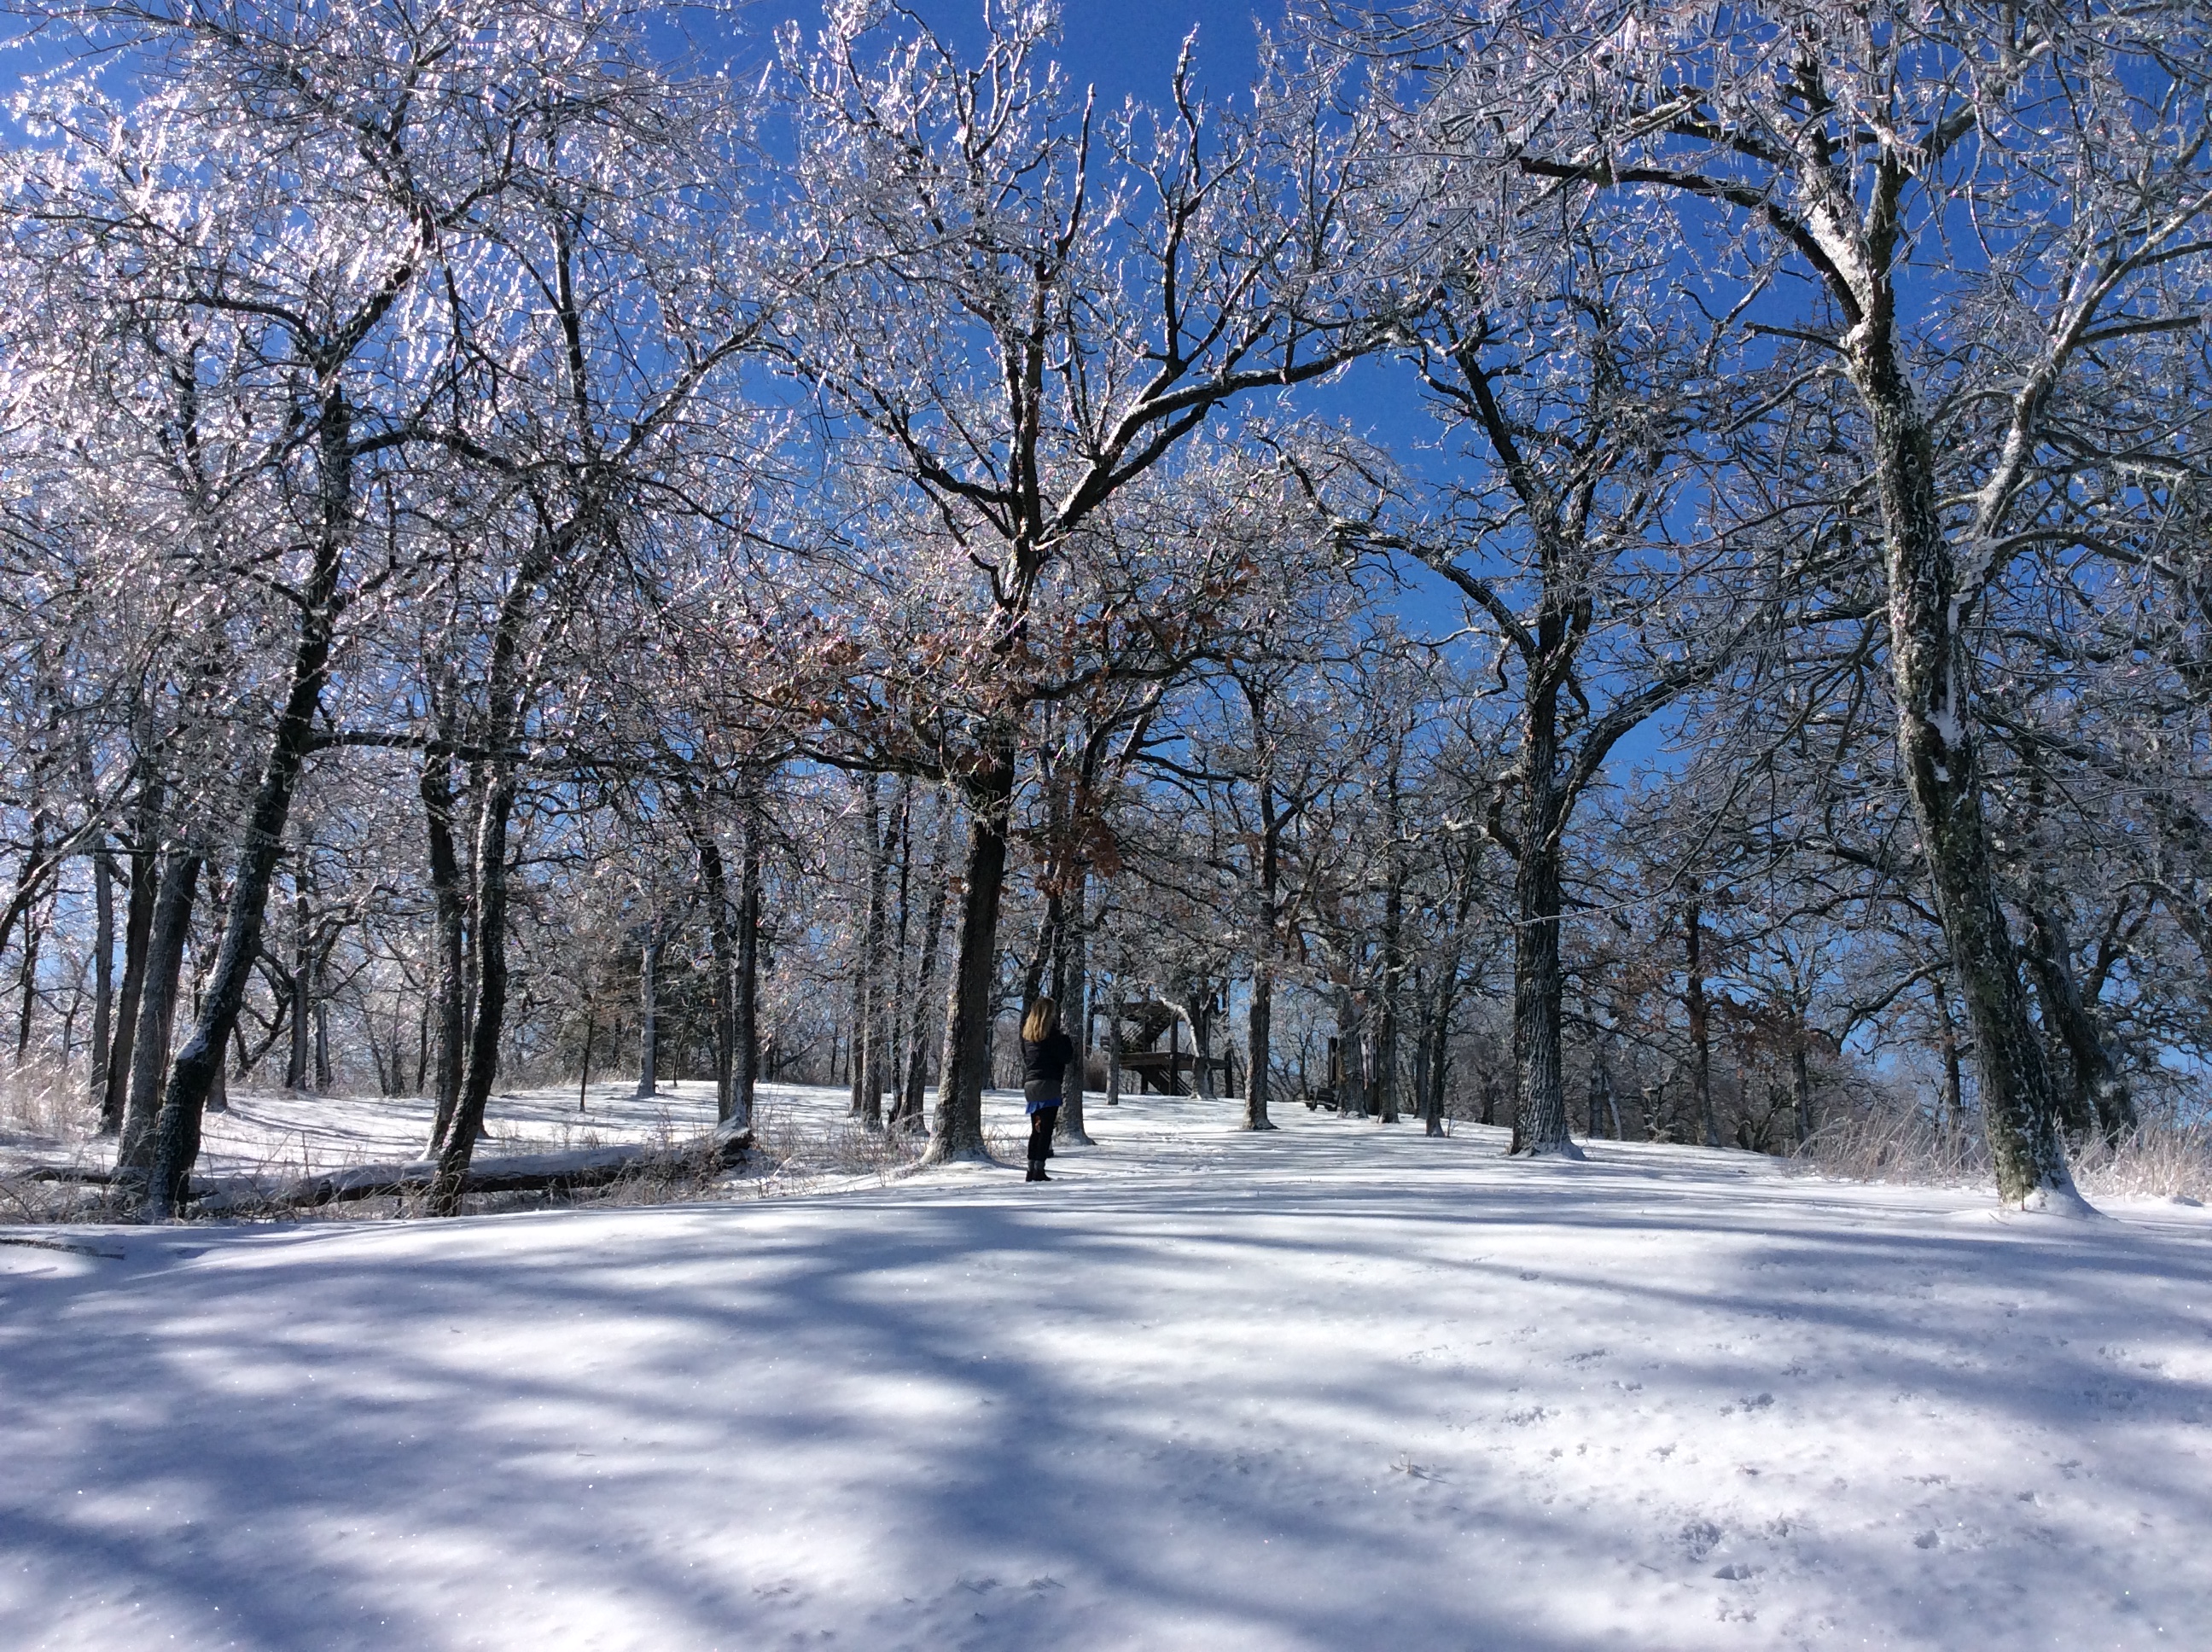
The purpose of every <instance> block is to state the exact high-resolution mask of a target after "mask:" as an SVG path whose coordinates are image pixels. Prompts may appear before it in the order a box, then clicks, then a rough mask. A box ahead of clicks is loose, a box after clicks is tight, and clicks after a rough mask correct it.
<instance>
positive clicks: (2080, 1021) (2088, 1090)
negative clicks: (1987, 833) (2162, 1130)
mask: <svg viewBox="0 0 2212 1652" xmlns="http://www.w3.org/2000/svg"><path fill="white" fill-rule="evenodd" d="M2072 951H2073V949H2072V947H2071V946H2070V945H2069V943H2068V940H2067V937H2066V925H2065V920H2063V918H2061V917H2060V916H2059V915H2058V911H2057V907H2056V906H2055V905H2053V904H2052V903H2051V902H2049V901H2048V900H2040V901H2038V902H2036V903H2035V904H2034V905H2033V907H2031V908H2029V911H2028V961H2029V963H2030V965H2031V966H2032V967H2033V969H2034V971H2035V974H2036V981H2037V985H2038V987H2039V989H2040V992H2041V996H2042V999H2043V1015H2044V1021H2045V1024H2046V1025H2048V1026H2050V1027H2051V1029H2053V1030H2054V1031H2056V1033H2057V1036H2058V1042H2059V1047H2060V1048H2062V1049H2063V1051H2064V1052H2065V1054H2066V1056H2067V1059H2068V1062H2069V1066H2070V1068H2071V1071H2070V1072H2069V1073H2068V1074H2067V1075H2066V1077H2067V1078H2069V1079H2070V1080H2071V1083H2070V1084H2068V1085H2067V1086H2066V1088H2067V1089H2068V1090H2070V1091H2071V1093H2072V1094H2073V1095H2075V1096H2078V1097H2079V1098H2080V1101H2081V1106H2082V1108H2083V1112H2084V1114H2085V1115H2086V1116H2084V1117H2083V1118H2082V1119H2081V1122H2080V1124H2079V1125H2078V1126H2075V1128H2079V1129H2083V1130H2086V1129H2087V1128H2088V1127H2090V1125H2091V1123H2092V1121H2093V1123H2094V1126H2095V1127H2096V1128H2097V1129H2098V1130H2100V1131H2101V1132H2102V1133H2104V1136H2105V1139H2106V1140H2107V1141H2108V1142H2112V1143H2113V1144H2114V1145H2118V1143H2119V1142H2120V1141H2121V1140H2122V1139H2124V1138H2125V1137H2127V1136H2128V1135H2130V1134H2131V1133H2133V1132H2134V1130H2135V1128H2136V1108H2135V1101H2134V1098H2133V1097H2132V1096H2130V1094H2129V1093H2128V1084H2127V1079H2126V1077H2125V1076H2124V1074H2123V1073H2122V1072H2121V1071H2120V1067H2119V1064H2118V1062H2116V1061H2114V1060H2112V1053H2111V1052H2110V1051H2109V1050H2107V1049H2106V1048H2105V1040H2104V1035H2103V1034H2102V1033H2100V1031H2099V1030H2098V1029H2097V1018H2096V1017H2095V1016H2093V1014H2091V1013H2090V1011H2089V1009H2088V1006H2087V1005H2086V1004H2085V1003H2084V1002H2083V1001H2082V998H2081V982H2080V981H2079V980H2078V978H2077V977H2076V976H2075V973H2074V964H2073V959H2072ZM2071 1124H2073V1121H2071V1120H2069V1125H2071Z"/></svg>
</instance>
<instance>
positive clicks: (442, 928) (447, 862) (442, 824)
mask: <svg viewBox="0 0 2212 1652" xmlns="http://www.w3.org/2000/svg"><path fill="white" fill-rule="evenodd" d="M448 692H449V693H450V689H449V690H448ZM450 732H451V731H450V730H449V729H447V730H441V738H450ZM421 792H422V819H423V824H424V828H425V830H426V833H427V835H428V845H429V856H430V893H431V898H432V901H433V903H434V919H433V921H434V923H435V931H434V933H433V935H432V944H433V946H434V947H435V949H436V957H437V966H436V974H435V980H436V986H435V989H434V991H435V998H436V1002H437V1023H438V1036H437V1050H438V1069H437V1088H436V1091H435V1095H436V1098H437V1106H436V1108H435V1112H434V1113H433V1114H432V1121H431V1125H430V1144H429V1146H428V1148H427V1149H426V1150H425V1151H426V1152H427V1153H428V1156H429V1157H432V1158H435V1157H437V1156H438V1154H439V1153H440V1152H441V1151H443V1150H444V1148H445V1145H446V1139H447V1133H448V1132H449V1131H450V1130H451V1129H452V1127H453V1108H454V1107H455V1106H456V1105H457V1104H458V1103H459V1100H460V1095H461V1067H462V1064H463V1063H464V1062H465V1060H467V1057H468V974H469V969H468V960H467V957H466V948H467V936H466V933H465V929H464V926H463V920H464V892H463V890H462V887H461V864H460V857H459V855H458V854H457V853H455V852H454V847H453V758H452V757H451V756H448V755H447V753H446V752H445V751H443V750H434V751H432V752H431V753H430V754H428V756H425V757H424V758H423V760H422V786H421Z"/></svg>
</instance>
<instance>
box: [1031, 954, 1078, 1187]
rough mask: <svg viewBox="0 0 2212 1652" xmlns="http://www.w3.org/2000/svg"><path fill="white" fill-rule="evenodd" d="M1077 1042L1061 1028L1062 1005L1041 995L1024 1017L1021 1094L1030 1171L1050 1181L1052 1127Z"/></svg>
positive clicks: (1032, 1178)
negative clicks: (1047, 1168) (1027, 1129)
mask: <svg viewBox="0 0 2212 1652" xmlns="http://www.w3.org/2000/svg"><path fill="white" fill-rule="evenodd" d="M1074 1057H1075V1046H1074V1044H1073V1042H1071V1041H1070V1039H1069V1038H1068V1036H1067V1035H1066V1033H1064V1032H1062V1031H1060V1005H1057V1004H1055V1003H1054V1002H1053V1001H1052V1000H1051V999H1048V998H1041V999H1038V1000H1037V1001H1036V1003H1034V1004H1032V1005H1030V1012H1029V1013H1028V1014H1027V1015H1026V1016H1024V1017H1022V1097H1023V1099H1024V1101H1025V1102H1027V1103H1028V1104H1029V1112H1030V1175H1029V1179H1030V1181H1051V1180H1052V1178H1051V1177H1050V1176H1048V1175H1046V1174H1045V1173H1044V1162H1045V1161H1046V1160H1047V1159H1048V1158H1050V1157H1052V1127H1053V1122H1054V1121H1055V1120H1056V1119H1058V1118H1059V1117H1060V1087H1061V1085H1062V1084H1064V1083H1065V1082H1066V1076H1067V1064H1068V1062H1070V1061H1071V1060H1073V1059H1074Z"/></svg>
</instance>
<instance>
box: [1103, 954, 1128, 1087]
mask: <svg viewBox="0 0 2212 1652" xmlns="http://www.w3.org/2000/svg"><path fill="white" fill-rule="evenodd" d="M1123 990H1124V989H1123V987H1122V985H1121V971H1120V969H1119V968H1118V967H1117V968H1116V969H1115V975H1114V978H1113V982H1112V986H1111V990H1110V992H1109V995H1108V997H1107V999H1106V1006H1107V1007H1106V1105H1107V1106H1109V1107H1119V1106H1121V993H1122V992H1123Z"/></svg>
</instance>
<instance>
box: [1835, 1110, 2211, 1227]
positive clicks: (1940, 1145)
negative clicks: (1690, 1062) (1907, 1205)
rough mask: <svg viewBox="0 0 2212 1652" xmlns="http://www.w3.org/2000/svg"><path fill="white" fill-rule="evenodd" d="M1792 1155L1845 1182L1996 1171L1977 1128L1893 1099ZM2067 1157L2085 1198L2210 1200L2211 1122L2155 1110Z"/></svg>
mask: <svg viewBox="0 0 2212 1652" xmlns="http://www.w3.org/2000/svg"><path fill="white" fill-rule="evenodd" d="M1796 1158H1797V1160H1798V1162H1799V1163H1802V1164H1804V1165H1807V1166H1808V1167H1809V1168H1810V1169H1814V1170H1816V1171H1818V1172H1819V1173H1820V1174H1821V1175H1831V1176H1836V1177H1838V1178H1840V1179H1842V1180H1844V1181H1894V1182H1905V1183H1909V1184H1912V1185H1915V1186H1919V1187H1987V1186H1989V1185H1990V1183H1991V1182H1992V1181H1993V1180H1994V1179H1995V1175H1996V1172H1995V1169H1994V1168H1993V1167H1992V1165H1991V1163H1990V1150H1989V1144H1988V1143H1987V1142H1986V1141H1984V1139H1983V1138H1982V1134H1981V1132H1980V1130H1979V1129H1978V1127H1960V1126H1957V1125H1952V1124H1948V1123H1945V1122H1942V1121H1937V1120H1936V1119H1933V1118H1931V1117H1929V1115H1928V1114H1925V1113H1923V1112H1922V1111H1920V1110H1918V1109H1917V1108H1912V1107H1911V1106H1909V1105H1905V1104H1899V1103H1892V1104H1888V1105H1885V1106H1878V1107H1875V1108H1870V1109H1869V1110H1868V1111H1866V1112H1864V1113H1862V1114H1856V1115H1853V1116H1850V1117H1847V1118H1844V1119H1839V1120H1837V1121H1833V1122H1832V1123H1830V1124H1828V1125H1826V1126H1825V1127H1822V1128H1821V1129H1820V1130H1819V1131H1818V1132H1816V1133H1814V1136H1813V1137H1812V1139H1810V1140H1808V1142H1807V1143H1806V1144H1805V1145H1803V1146H1802V1147H1801V1148H1799V1149H1798V1150H1797V1153H1796ZM2069 1161H2070V1163H2071V1164H2072V1167H2073V1171H2074V1180H2075V1185H2076V1186H2078V1187H2080V1188H2081V1191H2082V1193H2085V1194H2087V1196H2088V1197H2089V1198H2091V1199H2096V1198H2099V1197H2104V1198H2127V1197H2134V1196H2141V1197H2150V1198H2166V1199H2192V1200H2197V1201H2198V1202H2199V1203H2203V1202H2204V1201H2206V1200H2212V1124H2208V1123H2204V1122H2199V1123H2195V1124H2187V1123H2183V1122H2181V1121H2178V1120H2175V1119H2173V1118H2172V1117H2170V1116H2165V1115H2157V1114H2154V1115H2153V1116H2152V1117H2150V1118H2148V1119H2146V1120H2145V1121H2144V1122H2143V1124H2142V1127H2141V1128H2139V1129H2138V1130H2136V1133H2134V1134H2133V1135H2131V1136H2129V1137H2127V1138H2125V1139H2124V1140H2122V1141H2120V1142H2118V1143H2117V1144H2114V1143H2109V1142H2107V1141H2106V1140H2105V1139H2103V1138H2102V1137H2093V1138H2091V1139H2088V1140H2087V1141H2081V1142H2076V1143H2074V1144H2073V1145H2072V1146H2071V1148H2070V1150H2069Z"/></svg>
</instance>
